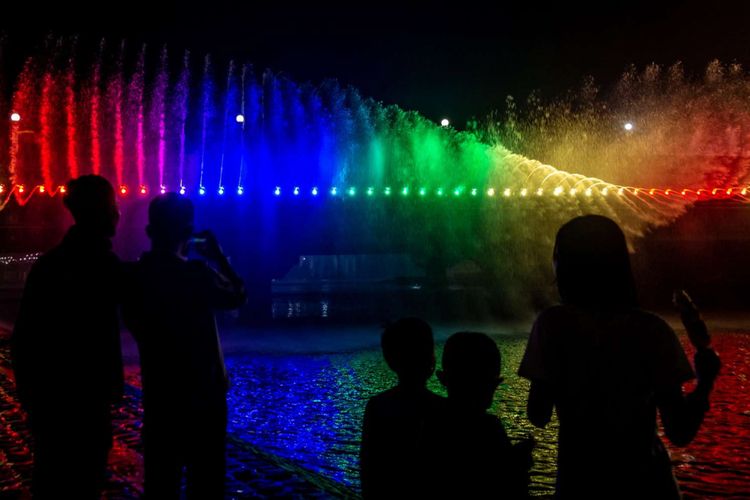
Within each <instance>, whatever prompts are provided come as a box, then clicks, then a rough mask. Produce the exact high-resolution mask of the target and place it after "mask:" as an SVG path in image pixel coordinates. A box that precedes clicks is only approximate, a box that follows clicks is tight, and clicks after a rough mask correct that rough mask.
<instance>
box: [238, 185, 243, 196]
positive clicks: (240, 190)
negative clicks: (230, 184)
mask: <svg viewBox="0 0 750 500" xmlns="http://www.w3.org/2000/svg"><path fill="white" fill-rule="evenodd" d="M244 193H245V188H243V187H242V186H237V194H238V195H240V196H242V195H243V194H244Z"/></svg>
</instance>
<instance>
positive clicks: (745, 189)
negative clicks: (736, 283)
mask: <svg viewBox="0 0 750 500" xmlns="http://www.w3.org/2000/svg"><path fill="white" fill-rule="evenodd" d="M0 188H2V186H0ZM0 193H2V191H0ZM740 193H742V196H745V195H746V194H747V188H742V191H740Z"/></svg>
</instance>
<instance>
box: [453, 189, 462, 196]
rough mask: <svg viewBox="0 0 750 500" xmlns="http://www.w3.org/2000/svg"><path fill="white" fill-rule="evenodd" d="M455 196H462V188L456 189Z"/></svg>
mask: <svg viewBox="0 0 750 500" xmlns="http://www.w3.org/2000/svg"><path fill="white" fill-rule="evenodd" d="M453 196H461V188H456V189H454V190H453Z"/></svg>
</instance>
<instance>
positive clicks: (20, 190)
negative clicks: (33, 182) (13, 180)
mask: <svg viewBox="0 0 750 500" xmlns="http://www.w3.org/2000/svg"><path fill="white" fill-rule="evenodd" d="M24 190H25V188H24V187H23V184H21V185H20V186H18V192H19V193H23V192H24Z"/></svg>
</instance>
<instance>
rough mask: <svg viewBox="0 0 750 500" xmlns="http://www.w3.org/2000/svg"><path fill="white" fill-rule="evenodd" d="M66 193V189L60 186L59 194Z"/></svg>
mask: <svg viewBox="0 0 750 500" xmlns="http://www.w3.org/2000/svg"><path fill="white" fill-rule="evenodd" d="M67 191H68V190H67V189H65V186H60V192H61V193H62V194H65V193H66V192H67Z"/></svg>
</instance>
